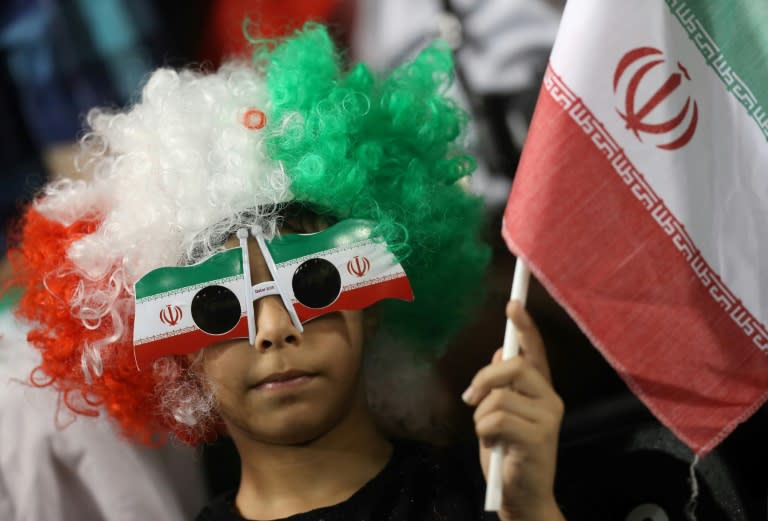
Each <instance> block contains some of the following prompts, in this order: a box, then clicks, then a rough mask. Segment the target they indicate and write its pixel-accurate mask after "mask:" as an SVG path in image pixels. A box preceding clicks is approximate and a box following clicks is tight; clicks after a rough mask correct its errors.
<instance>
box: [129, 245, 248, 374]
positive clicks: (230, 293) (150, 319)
mask: <svg viewBox="0 0 768 521" xmlns="http://www.w3.org/2000/svg"><path fill="white" fill-rule="evenodd" d="M134 292H135V299H136V308H135V309H136V312H135V320H134V326H133V352H134V356H135V358H136V366H137V367H138V368H139V370H143V369H146V368H147V367H149V366H150V365H151V364H152V362H154V361H155V360H157V359H158V358H161V357H163V356H168V355H185V354H189V353H194V352H195V351H199V350H200V349H202V348H203V347H205V346H207V345H210V344H211V343H213V342H218V341H223V340H229V339H234V338H247V337H248V316H247V313H246V309H247V308H246V305H247V304H246V299H247V294H248V292H247V285H246V282H245V275H244V273H243V254H242V249H241V248H232V249H229V250H225V251H222V252H219V253H216V254H215V255H213V256H211V257H209V258H208V259H206V260H204V261H203V262H201V263H199V264H195V265H192V266H184V267H167V268H158V269H155V270H152V271H150V272H149V273H147V274H146V275H144V276H143V277H142V278H141V279H139V281H138V282H136V284H135V285H134ZM201 326H202V327H201Z"/></svg>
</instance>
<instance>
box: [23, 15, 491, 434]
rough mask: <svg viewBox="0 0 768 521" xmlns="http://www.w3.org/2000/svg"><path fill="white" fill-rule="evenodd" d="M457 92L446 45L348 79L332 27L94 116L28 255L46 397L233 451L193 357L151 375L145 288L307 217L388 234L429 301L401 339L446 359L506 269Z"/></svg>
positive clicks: (165, 72)
mask: <svg viewBox="0 0 768 521" xmlns="http://www.w3.org/2000/svg"><path fill="white" fill-rule="evenodd" d="M451 78H452V60H451V55H450V51H449V50H448V49H447V47H445V46H443V45H441V44H439V43H437V44H434V45H433V46H431V47H429V48H427V49H426V50H424V51H423V52H421V53H420V54H419V55H418V56H417V57H416V58H415V59H413V60H412V61H410V62H407V63H405V64H404V65H402V66H400V67H399V68H397V69H395V70H394V71H392V72H391V73H390V74H388V75H381V76H380V75H377V74H374V73H373V72H372V71H371V70H370V69H369V68H367V67H366V66H365V65H363V64H357V65H354V66H353V67H351V68H349V69H346V68H345V67H344V66H343V65H342V59H341V57H340V55H339V53H338V52H337V50H336V49H335V48H334V46H333V44H332V42H331V40H330V38H329V36H328V34H327V32H326V30H325V28H324V27H322V26H317V25H307V26H305V27H304V28H303V29H302V30H301V31H297V32H296V33H295V34H294V35H292V36H291V37H289V38H286V39H284V40H281V41H259V42H255V50H254V59H253V63H250V64H247V63H229V64H225V65H224V66H222V68H221V69H220V70H218V71H217V72H215V73H211V74H206V73H202V72H199V71H192V70H182V71H173V70H169V69H160V70H158V71H156V72H155V73H154V74H152V76H151V77H150V78H149V80H148V81H147V83H146V85H145V87H144V89H143V91H142V95H141V98H140V100H139V101H138V102H137V103H136V104H135V105H133V106H132V107H130V108H129V109H127V110H125V111H107V110H99V109H96V110H93V111H91V113H90V114H89V116H88V126H89V129H88V133H87V134H85V135H84V137H83V138H82V140H81V144H82V148H83V150H82V153H81V156H80V159H79V168H80V170H81V172H82V173H83V176H84V179H85V180H79V181H70V180H64V181H58V182H54V183H52V184H50V185H48V186H47V187H46V188H45V189H44V190H43V193H42V194H41V195H40V196H39V197H38V199H37V200H36V201H35V202H34V203H33V204H32V205H31V206H30V207H29V208H28V209H27V211H26V213H25V214H24V216H23V218H22V220H21V222H20V223H19V224H20V226H19V230H18V234H17V237H16V244H15V246H14V247H13V249H12V251H11V261H12V263H13V264H14V269H15V274H16V280H17V282H18V283H20V284H22V285H23V286H24V287H25V288H26V291H25V293H24V295H23V297H22V299H21V301H20V303H19V306H18V311H17V313H18V315H19V316H21V317H23V318H25V319H27V320H29V321H30V323H31V330H30V333H29V336H28V338H29V341H30V342H31V344H33V345H34V346H35V347H36V348H37V349H39V350H40V351H41V353H42V362H41V365H40V367H38V368H37V369H36V370H35V372H34V373H33V374H32V381H33V383H35V384H36V385H53V386H54V387H55V388H56V389H57V390H58V391H59V393H61V395H62V397H63V402H64V403H65V404H66V405H67V406H68V407H69V408H70V409H72V410H74V411H75V412H79V413H82V414H97V413H98V408H99V407H102V406H103V407H104V408H105V409H106V411H107V412H108V414H109V415H111V416H112V417H113V418H114V419H115V420H117V421H118V422H119V424H120V426H121V427H122V429H123V431H124V433H125V434H126V435H128V436H130V437H132V438H136V439H138V440H140V441H143V442H146V443H153V442H156V441H158V439H162V436H164V435H165V434H166V433H173V434H175V435H176V436H177V437H178V438H180V439H181V440H183V441H186V442H188V443H192V444H194V443H199V442H200V441H202V440H205V439H209V438H211V437H213V436H215V434H216V432H217V429H218V428H219V426H220V425H219V419H218V416H217V414H216V412H215V405H214V404H213V402H212V399H211V398H210V397H207V395H206V393H205V392H204V391H203V390H202V389H201V386H202V384H201V383H200V379H199V378H196V377H195V375H194V366H191V365H190V362H189V361H188V360H187V359H186V358H185V357H168V358H164V359H160V360H158V361H156V362H155V364H154V366H153V367H152V370H151V371H144V372H138V371H136V368H135V363H134V359H133V350H132V327H133V313H134V310H133V307H134V304H133V295H132V291H133V289H132V288H133V284H134V283H135V282H136V280H138V279H139V278H140V277H141V276H142V275H144V274H145V273H147V272H148V271H149V270H151V269H154V268H157V267H161V266H169V265H180V264H184V263H188V262H191V261H194V260H196V259H199V258H201V257H202V256H205V255H207V254H210V253H212V252H213V251H216V250H217V249H219V248H221V245H222V243H223V241H224V239H225V238H226V237H227V235H228V234H229V233H231V231H232V230H233V229H236V228H237V227H238V226H247V225H250V224H254V223H255V222H258V223H259V224H261V225H262V228H264V229H265V230H267V231H268V233H276V230H277V224H278V222H277V220H278V219H279V214H280V208H281V207H282V205H285V204H287V203H291V204H296V203H299V204H305V205H307V206H310V207H311V208H313V209H314V210H315V211H319V212H321V213H327V214H328V215H331V216H333V217H334V218H337V219H345V218H349V217H356V218H365V219H370V220H373V221H375V222H377V223H378V228H379V230H378V231H379V232H380V233H381V234H382V235H383V237H384V238H385V239H386V240H387V242H388V244H389V246H390V248H391V249H392V251H393V253H394V254H395V255H396V256H397V257H398V259H399V260H400V262H401V263H402V264H403V267H404V268H405V270H406V272H407V273H408V276H409V279H410V280H411V285H412V287H413V290H414V294H415V297H416V298H415V301H414V302H412V303H405V302H395V301H391V302H386V303H383V306H382V318H381V329H384V330H387V333H388V334H389V335H393V336H395V337H396V338H402V339H403V345H407V346H409V348H410V349H413V350H415V351H416V352H417V353H418V354H420V355H424V356H426V357H430V356H436V355H437V354H439V351H440V349H442V346H444V345H445V342H446V339H447V338H448V337H449V335H450V334H451V333H452V332H453V331H454V330H455V329H456V328H457V327H459V325H460V324H461V323H462V319H463V318H464V317H465V316H466V315H467V313H468V310H469V309H470V308H471V307H472V304H473V300H474V298H473V297H474V296H476V292H477V290H478V287H479V286H480V278H481V276H482V273H483V270H484V267H485V265H486V264H487V260H488V255H489V252H488V248H487V247H486V246H485V245H483V244H482V243H481V242H480V239H479V236H480V233H481V221H482V207H481V203H480V201H479V200H478V199H477V198H475V197H473V196H471V195H469V194H468V193H467V192H466V191H465V189H464V188H463V186H462V185H461V184H460V183H459V182H458V181H459V180H460V179H461V178H462V177H464V176H466V175H467V174H469V173H470V172H471V171H472V170H473V168H474V161H473V159H472V158H471V157H470V156H468V155H467V154H466V153H465V152H464V151H463V149H462V147H461V143H460V137H461V136H462V131H463V128H464V125H465V123H466V115H465V113H464V112H463V111H462V110H461V109H460V108H458V107H457V106H456V105H455V104H454V102H453V101H452V100H451V99H450V98H448V97H447V96H446V94H445V91H446V89H447V87H448V85H449V83H450V81H451Z"/></svg>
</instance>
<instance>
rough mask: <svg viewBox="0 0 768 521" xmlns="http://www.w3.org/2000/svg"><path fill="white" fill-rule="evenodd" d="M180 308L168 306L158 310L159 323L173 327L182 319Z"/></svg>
mask: <svg viewBox="0 0 768 521" xmlns="http://www.w3.org/2000/svg"><path fill="white" fill-rule="evenodd" d="M182 315H183V314H182V312H181V308H180V307H179V306H171V305H170V304H168V305H167V306H165V307H164V308H163V309H161V310H160V322H162V323H163V324H165V325H166V326H171V327H172V326H175V325H176V324H178V323H179V320H181V317H182Z"/></svg>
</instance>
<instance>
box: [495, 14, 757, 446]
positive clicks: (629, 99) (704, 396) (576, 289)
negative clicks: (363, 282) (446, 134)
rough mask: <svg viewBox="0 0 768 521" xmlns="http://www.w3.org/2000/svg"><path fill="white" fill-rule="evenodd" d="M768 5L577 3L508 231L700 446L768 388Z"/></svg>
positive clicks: (625, 372) (626, 374)
mask: <svg viewBox="0 0 768 521" xmlns="http://www.w3.org/2000/svg"><path fill="white" fill-rule="evenodd" d="M766 27H768V2H766V1H765V0H740V1H738V2H735V1H731V0H698V1H697V0H688V1H684V0H666V1H664V0H622V1H620V2H618V1H600V0H571V1H569V2H568V3H567V5H566V8H565V12H564V15H563V20H562V22H561V27H560V32H559V34H558V37H557V42H556V44H555V48H554V50H553V52H552V56H551V58H550V63H549V67H548V69H547V71H546V74H545V77H544V83H543V87H542V90H541V94H540V97H539V102H538V105H537V108H536V113H535V115H534V119H533V122H532V124H531V128H530V131H529V134H528V138H527V141H526V145H525V152H524V154H523V157H522V159H521V163H520V167H519V169H518V173H517V178H516V180H515V184H514V187H513V190H512V194H511V195H510V199H509V204H508V206H507V211H506V214H505V224H504V229H503V234H504V237H505V238H506V240H507V243H508V244H509V246H510V249H512V250H513V251H514V252H515V253H517V254H518V255H519V256H520V257H521V258H522V259H524V260H525V261H526V263H527V264H528V265H529V266H530V268H531V270H532V271H533V272H534V273H535V274H536V275H537V277H538V278H539V280H541V281H542V282H543V283H544V285H545V286H546V287H547V288H548V289H549V291H550V293H551V294H552V295H553V296H555V298H557V299H558V300H559V301H560V302H561V303H562V304H563V305H564V307H565V308H566V309H567V310H568V311H569V313H570V314H571V316H573V317H574V318H575V319H576V321H577V322H578V323H579V324H580V326H581V327H582V329H583V330H584V331H585V332H586V333H587V334H588V335H589V337H590V338H591V339H592V341H593V343H594V344H595V345H596V346H597V347H598V348H599V349H600V350H601V352H602V353H603V355H604V356H605V357H606V358H607V359H608V361H609V362H610V363H611V364H612V365H613V367H614V368H615V369H616V370H617V371H618V372H619V373H620V374H621V376H622V377H623V378H624V380H625V381H626V382H627V384H628V385H629V387H630V388H631V389H632V390H633V391H634V392H635V393H636V394H637V395H638V396H639V397H640V398H641V399H642V400H643V401H644V402H645V403H646V404H647V406H648V407H649V408H650V409H651V411H653V412H654V413H655V414H656V416H657V417H658V418H659V419H660V420H661V421H662V422H663V423H665V424H666V425H667V426H668V427H669V428H670V429H672V430H673V431H674V432H675V433H676V434H677V435H678V436H679V437H680V439H682V440H683V441H684V442H685V443H687V444H688V446H689V447H691V448H692V449H693V450H694V451H696V452H697V453H699V454H703V453H706V452H708V451H710V450H711V449H712V448H713V447H714V446H715V445H716V444H717V443H719V442H720V441H721V440H722V439H723V438H724V437H725V436H726V435H727V434H728V433H729V432H730V431H731V430H733V429H734V428H735V427H736V426H737V425H738V424H739V423H740V422H742V421H744V420H745V419H746V418H747V417H748V416H749V415H750V414H751V413H752V412H754V411H755V410H756V409H757V408H758V407H760V406H761V405H762V404H763V403H764V402H765V400H766V397H768V328H766V324H768V305H766V303H767V302H768V276H766V275H765V273H766V262H765V260H766V258H768V255H766V254H763V251H764V250H766V245H768V241H767V240H766V237H765V236H764V235H765V233H766V230H768V66H767V65H766V64H768V35H767V33H766Z"/></svg>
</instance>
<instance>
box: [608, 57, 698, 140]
mask: <svg viewBox="0 0 768 521" xmlns="http://www.w3.org/2000/svg"><path fill="white" fill-rule="evenodd" d="M666 61H667V60H666V59H665V58H664V57H663V53H662V52H661V51H660V50H658V49H655V48H653V47H638V48H636V49H632V50H631V51H629V52H628V53H626V54H625V55H624V56H623V57H622V58H621V60H620V61H619V64H618V65H617V66H616V71H615V72H614V75H613V91H614V92H615V93H617V94H619V91H623V92H624V111H623V112H622V111H621V110H618V109H617V111H618V113H619V115H620V116H621V117H622V119H623V120H624V121H625V122H626V124H627V127H626V128H628V129H629V130H631V131H632V132H633V133H634V134H635V136H636V137H637V139H639V140H640V141H641V142H642V141H643V140H642V138H641V137H640V134H651V135H658V136H660V141H661V142H660V143H656V146H657V147H658V148H661V149H663V150H676V149H678V148H681V147H683V146H685V145H686V144H687V143H688V142H689V141H690V140H691V138H692V137H693V134H694V133H695V132H696V124H697V123H698V121H699V108H698V106H697V105H696V101H695V100H694V101H693V102H692V103H691V101H692V100H691V97H690V96H687V97H686V98H685V102H681V101H680V100H681V99H682V97H681V96H679V95H675V92H676V91H677V90H678V89H679V88H680V87H681V85H682V83H683V78H685V79H686V80H687V81H690V80H691V77H690V76H689V75H688V70H687V69H686V68H685V67H683V65H682V64H681V63H680V62H677V67H676V71H675V72H674V73H672V74H671V75H670V76H669V77H668V78H667V79H666V81H664V82H663V83H661V84H659V78H658V75H657V74H654V73H652V71H653V70H654V69H656V67H658V66H659V65H661V64H663V63H665V62H666ZM628 71H631V74H630V75H629V81H627V82H625V81H622V80H623V77H624V75H625V73H628ZM649 76H651V77H649ZM654 79H655V80H657V81H656V82H655V83H654ZM639 93H640V94H641V95H640V96H638V94H639ZM642 94H645V96H643V95H642ZM639 97H640V98H645V99H646V100H647V101H645V102H644V103H643V102H641V101H638V98H639ZM675 104H677V105H678V106H679V105H680V104H682V107H681V108H680V109H679V110H678V112H677V114H676V115H674V116H673V117H671V118H669V119H666V120H662V121H654V119H655V118H654V115H655V114H654V110H655V109H656V108H657V107H661V108H660V110H659V111H657V113H661V114H664V113H666V112H672V111H674V110H675V108H676V107H675ZM670 107H672V108H671V109H670Z"/></svg>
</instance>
